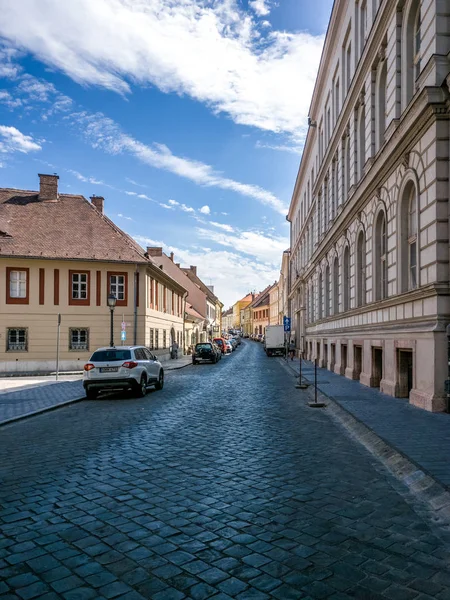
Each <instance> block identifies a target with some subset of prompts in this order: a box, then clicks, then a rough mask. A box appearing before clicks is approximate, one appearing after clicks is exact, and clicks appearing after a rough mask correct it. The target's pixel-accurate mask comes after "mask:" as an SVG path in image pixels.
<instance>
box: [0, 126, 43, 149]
mask: <svg viewBox="0 0 450 600" xmlns="http://www.w3.org/2000/svg"><path fill="white" fill-rule="evenodd" d="M37 150H42V146H41V145H40V143H38V142H37V141H36V140H34V139H33V138H32V137H31V136H30V135H25V134H24V133H22V132H21V131H19V130H18V129H16V128H15V127H8V126H6V125H0V152H2V153H5V154H9V153H13V152H22V153H24V154H28V152H35V151H37Z"/></svg>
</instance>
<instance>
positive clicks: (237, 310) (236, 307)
mask: <svg viewBox="0 0 450 600" xmlns="http://www.w3.org/2000/svg"><path fill="white" fill-rule="evenodd" d="M254 297H255V296H254V294H247V295H246V296H245V297H244V298H241V300H238V301H237V302H235V303H234V304H233V328H234V329H243V323H242V313H241V311H242V310H244V309H245V308H246V307H247V306H248V305H249V304H251V302H252V301H253V299H254Z"/></svg>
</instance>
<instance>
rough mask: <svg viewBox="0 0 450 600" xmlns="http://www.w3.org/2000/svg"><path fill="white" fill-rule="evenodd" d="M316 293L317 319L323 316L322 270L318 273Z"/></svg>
mask: <svg viewBox="0 0 450 600" xmlns="http://www.w3.org/2000/svg"><path fill="white" fill-rule="evenodd" d="M317 291H318V292H319V293H318V296H319V298H318V301H319V319H322V318H323V276H322V271H321V272H320V273H319V287H318V290H317Z"/></svg>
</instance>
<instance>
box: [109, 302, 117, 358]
mask: <svg viewBox="0 0 450 600" xmlns="http://www.w3.org/2000/svg"><path fill="white" fill-rule="evenodd" d="M116 302H117V298H116V297H115V296H114V294H109V296H108V306H109V312H110V315H111V327H110V334H111V337H110V342H109V345H110V347H111V348H114V309H115V308H116Z"/></svg>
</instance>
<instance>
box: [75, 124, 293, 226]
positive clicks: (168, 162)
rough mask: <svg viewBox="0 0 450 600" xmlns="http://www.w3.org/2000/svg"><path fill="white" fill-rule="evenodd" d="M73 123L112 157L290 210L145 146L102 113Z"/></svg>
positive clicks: (158, 147) (249, 187)
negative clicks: (128, 158)
mask: <svg viewBox="0 0 450 600" xmlns="http://www.w3.org/2000/svg"><path fill="white" fill-rule="evenodd" d="M71 119H72V120H73V122H74V123H75V124H76V125H77V126H79V127H81V129H82V131H83V132H84V134H85V136H86V138H87V140H88V141H89V142H90V144H91V145H92V146H93V147H94V148H99V149H102V150H104V151H106V152H109V153H110V154H122V153H128V154H131V155H132V156H135V157H136V158H137V159H138V160H140V161H141V162H143V163H145V164H147V165H150V166H152V167H155V168H157V169H164V170H166V171H169V172H171V173H174V174H175V175H178V176H180V177H184V178H185V179H189V180H190V181H193V182H194V183H196V184H198V185H202V186H205V187H218V188H221V189H224V190H231V191H233V192H237V193H238V194H241V195H242V196H247V197H250V198H254V199H256V200H258V201H259V202H261V203H262V204H266V205H267V206H270V207H271V208H273V209H274V210H276V211H277V212H278V213H280V214H282V215H285V214H286V212H287V206H286V205H285V204H284V203H283V202H282V201H281V200H280V199H279V198H277V197H276V196H275V194H273V193H272V192H269V191H268V190H265V189H263V188H261V187H259V186H257V185H254V184H248V183H241V182H239V181H235V180H233V179H230V178H228V177H224V176H223V175H222V174H221V173H220V172H219V171H215V170H214V169H213V167H211V166H210V165H207V164H205V163H202V162H200V161H197V160H193V159H189V158H182V157H179V156H175V155H174V154H172V152H171V151H170V149H169V148H168V147H167V146H165V145H164V144H158V143H154V144H152V145H151V146H148V145H146V144H143V143H142V142H139V141H138V140H136V139H134V138H133V137H131V136H130V135H127V134H125V133H123V132H122V131H121V129H120V127H119V126H118V125H117V124H116V123H115V122H114V121H113V120H112V119H109V118H107V117H105V116H104V115H103V114H101V113H97V114H91V113H87V112H81V113H74V114H72V115H71ZM169 203H170V200H169Z"/></svg>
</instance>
